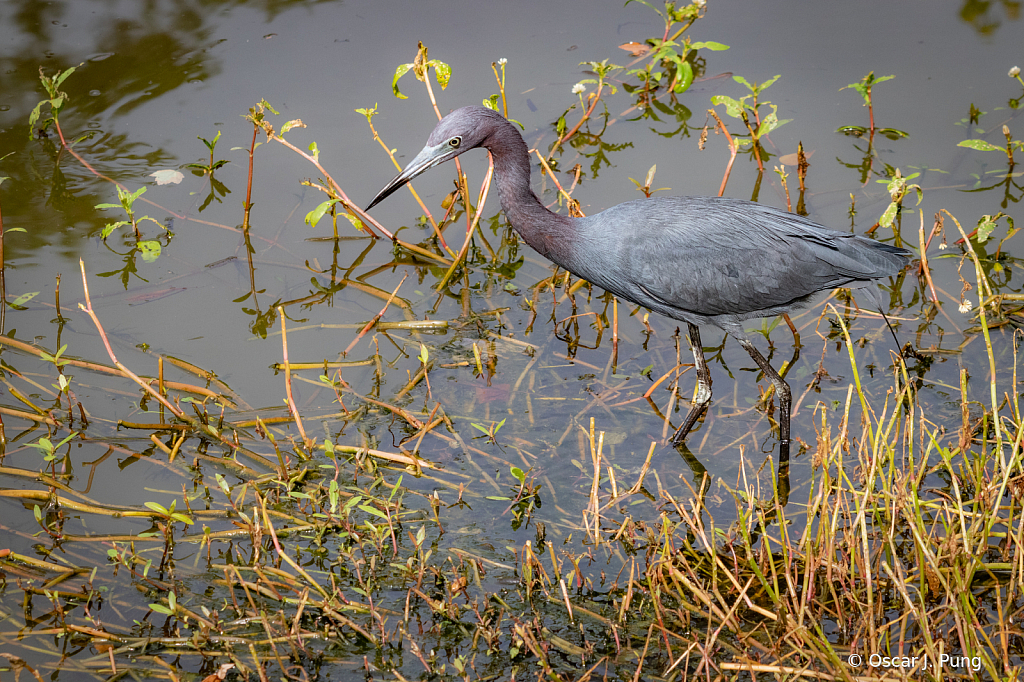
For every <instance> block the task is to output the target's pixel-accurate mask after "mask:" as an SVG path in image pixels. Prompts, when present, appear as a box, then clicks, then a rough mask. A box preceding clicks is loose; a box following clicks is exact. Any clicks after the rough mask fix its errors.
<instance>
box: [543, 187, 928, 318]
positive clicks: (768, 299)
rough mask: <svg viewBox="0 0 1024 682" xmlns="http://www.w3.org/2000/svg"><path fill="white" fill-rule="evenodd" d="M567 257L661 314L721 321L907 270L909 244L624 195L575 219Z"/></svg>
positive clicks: (692, 202)
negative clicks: (905, 246) (605, 207)
mask: <svg viewBox="0 0 1024 682" xmlns="http://www.w3.org/2000/svg"><path fill="white" fill-rule="evenodd" d="M574 230H575V234H574V235H573V236H572V238H571V239H568V240H566V241H567V246H568V247H569V250H568V252H565V253H562V254H559V256H560V258H559V260H564V261H566V262H562V263H561V265H563V266H565V267H567V268H569V269H570V270H571V271H573V272H575V273H576V274H577V275H579V276H581V277H584V278H586V279H588V280H590V281H592V282H594V283H595V284H598V285H599V286H601V287H603V288H605V289H607V290H609V291H611V292H613V293H615V294H616V295H618V296H621V297H623V298H626V299H628V300H631V301H634V302H636V303H639V304H641V305H644V306H646V307H649V308H651V309H652V310H656V311H658V312H660V313H662V314H665V315H668V316H670V317H674V318H676V319H682V320H686V321H690V322H694V323H697V324H700V323H706V322H710V323H713V324H718V325H719V326H721V325H722V324H723V323H729V322H735V321H739V320H742V319H746V318H750V317H761V316H766V315H777V314H781V313H782V312H786V311H788V310H791V309H793V308H794V307H797V306H799V305H800V304H801V303H802V302H804V301H805V300H806V299H807V298H809V297H811V296H813V295H814V294H815V293H817V292H820V291H826V290H831V289H834V288H836V287H841V286H862V285H864V284H867V283H870V282H871V281H873V280H876V279H879V278H881V277H887V276H890V275H894V274H896V273H897V272H899V271H900V270H901V269H902V268H903V267H904V266H905V265H906V264H907V260H908V257H909V256H910V255H911V254H910V252H909V251H906V250H905V249H901V248H898V247H894V246H889V245H887V244H882V243H881V242H877V241H875V240H873V239H868V238H866V237H860V236H857V235H853V234H849V233H844V232H836V231H833V230H829V229H827V228H824V227H822V226H821V225H818V224H816V223H814V222H811V221H810V220H807V219H806V218H803V217H801V216H799V215H796V214H793V213H787V212H785V211H781V210H779V209H776V208H772V207H771V206H765V205H762V204H757V203H753V202H750V201H742V200H738V199H728V198H717V197H662V198H655V199H640V200H638V201H630V202H627V203H624V204H619V205H618V206H614V207H612V208H610V209H608V210H606V211H603V212H601V213H598V214H596V215H593V216H590V217H587V218H581V219H579V220H577V221H575V223H574Z"/></svg>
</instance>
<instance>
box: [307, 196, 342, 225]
mask: <svg viewBox="0 0 1024 682" xmlns="http://www.w3.org/2000/svg"><path fill="white" fill-rule="evenodd" d="M336 203H338V199H328V200H327V201H325V202H323V203H322V204H320V205H319V206H317V207H316V208H314V209H313V210H312V211H310V212H309V213H307V214H306V224H307V225H309V226H310V227H316V224H317V223H318V222H320V219H321V218H323V217H324V214H325V213H327V211H329V210H330V209H331V206H334V205H335V204H336Z"/></svg>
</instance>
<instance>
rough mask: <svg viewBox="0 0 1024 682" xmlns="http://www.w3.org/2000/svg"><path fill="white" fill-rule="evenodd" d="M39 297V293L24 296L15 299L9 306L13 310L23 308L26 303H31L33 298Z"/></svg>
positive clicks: (34, 292)
mask: <svg viewBox="0 0 1024 682" xmlns="http://www.w3.org/2000/svg"><path fill="white" fill-rule="evenodd" d="M38 295H39V292H38V291H33V292H32V293H30V294H22V295H21V296H19V297H18V298H16V299H14V300H13V301H11V302H10V303H8V304H7V305H9V306H11V307H12V308H21V307H22V306H24V305H25V304H26V303H28V302H29V301H31V300H32V299H33V298H35V297H36V296H38Z"/></svg>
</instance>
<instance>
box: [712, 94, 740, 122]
mask: <svg viewBox="0 0 1024 682" xmlns="http://www.w3.org/2000/svg"><path fill="white" fill-rule="evenodd" d="M711 103H712V104H714V105H715V106H718V105H719V104H724V105H725V113H727V114H729V115H730V116H732V117H733V118H739V117H740V113H741V112H742V111H743V104H741V103H740V102H739V101H738V100H735V99H733V98H732V97H729V96H727V95H715V96H714V97H712V98H711Z"/></svg>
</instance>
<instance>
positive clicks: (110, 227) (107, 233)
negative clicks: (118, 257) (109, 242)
mask: <svg viewBox="0 0 1024 682" xmlns="http://www.w3.org/2000/svg"><path fill="white" fill-rule="evenodd" d="M129 224H130V223H129V222H128V221H127V220H118V221H117V222H116V223H109V224H108V225H107V226H106V227H104V228H103V232H102V234H100V237H101V238H102V239H106V238H107V237H109V236H110V235H111V234H112V233H113V232H114V230H116V229H117V228H119V227H121V226H122V225H129Z"/></svg>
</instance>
